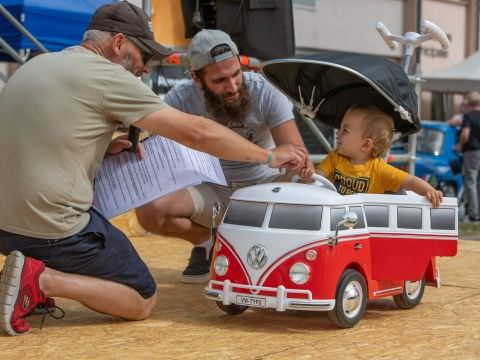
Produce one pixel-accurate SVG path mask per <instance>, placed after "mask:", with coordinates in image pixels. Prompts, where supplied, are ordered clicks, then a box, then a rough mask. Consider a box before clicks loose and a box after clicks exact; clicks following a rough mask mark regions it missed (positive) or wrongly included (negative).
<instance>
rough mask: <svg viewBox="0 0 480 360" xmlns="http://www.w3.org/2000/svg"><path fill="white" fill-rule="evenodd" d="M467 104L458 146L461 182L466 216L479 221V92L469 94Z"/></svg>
mask: <svg viewBox="0 0 480 360" xmlns="http://www.w3.org/2000/svg"><path fill="white" fill-rule="evenodd" d="M468 106H469V111H468V112H467V113H465V114H464V115H463V122H462V126H461V130H460V138H459V146H458V148H459V149H460V150H461V151H463V184H464V187H465V195H466V198H467V199H468V200H467V202H468V205H467V213H468V217H469V219H470V221H479V220H480V212H479V203H480V193H479V191H478V185H479V184H478V183H479V176H480V93H478V92H473V93H471V94H469V96H468Z"/></svg>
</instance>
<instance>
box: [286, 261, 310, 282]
mask: <svg viewBox="0 0 480 360" xmlns="http://www.w3.org/2000/svg"><path fill="white" fill-rule="evenodd" d="M288 275H289V276H290V280H292V282H294V283H295V284H299V285H301V284H305V283H306V282H307V281H308V278H309V277H310V269H309V268H308V266H307V265H305V264H303V263H295V264H293V265H292V267H291V268H290V271H289V273H288Z"/></svg>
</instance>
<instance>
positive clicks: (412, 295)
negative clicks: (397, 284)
mask: <svg viewBox="0 0 480 360" xmlns="http://www.w3.org/2000/svg"><path fill="white" fill-rule="evenodd" d="M421 285H422V281H421V280H418V281H405V295H407V297H408V298H409V299H412V300H413V299H416V298H417V297H418V294H420V290H421V288H422V286H421Z"/></svg>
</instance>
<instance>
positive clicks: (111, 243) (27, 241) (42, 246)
mask: <svg viewBox="0 0 480 360" xmlns="http://www.w3.org/2000/svg"><path fill="white" fill-rule="evenodd" d="M89 214H90V222H89V223H88V225H87V226H86V227H85V228H84V229H83V230H82V231H80V232H79V233H78V234H76V235H73V236H70V237H68V238H64V239H59V240H47V239H39V238H34V237H28V236H22V235H17V234H12V233H9V232H6V231H2V230H0V253H2V254H4V255H8V254H9V253H10V252H11V251H13V250H18V251H21V252H22V253H23V254H24V255H25V256H29V257H32V258H34V259H38V260H42V261H44V262H45V265H46V266H47V267H49V268H52V269H55V270H58V271H62V272H66V273H71V274H80V275H88V276H92V277H96V278H100V279H105V280H109V281H113V282H116V283H120V284H124V285H127V286H129V287H131V288H133V289H135V290H136V291H138V293H140V295H142V296H143V297H144V298H145V299H148V298H149V297H151V296H152V295H153V294H154V293H155V290H156V283H155V280H154V279H153V277H152V275H151V274H150V271H149V270H148V268H147V266H146V265H145V263H144V262H143V260H142V259H141V258H140V256H139V255H138V253H137V252H136V250H135V248H134V247H133V245H132V243H131V242H130V240H128V238H127V237H126V236H125V234H124V233H122V232H121V231H120V230H118V229H117V228H116V227H114V226H113V225H112V224H110V222H109V221H108V220H107V219H105V218H104V217H103V216H102V215H101V214H100V213H99V212H98V211H97V210H96V209H94V208H92V209H90V210H89Z"/></svg>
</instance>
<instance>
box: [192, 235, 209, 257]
mask: <svg viewBox="0 0 480 360" xmlns="http://www.w3.org/2000/svg"><path fill="white" fill-rule="evenodd" d="M212 246H213V241H212V239H208V240H207V241H204V242H203V243H200V244H197V245H195V247H203V248H205V251H206V252H207V260H208V258H209V257H210V250H211V249H212Z"/></svg>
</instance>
